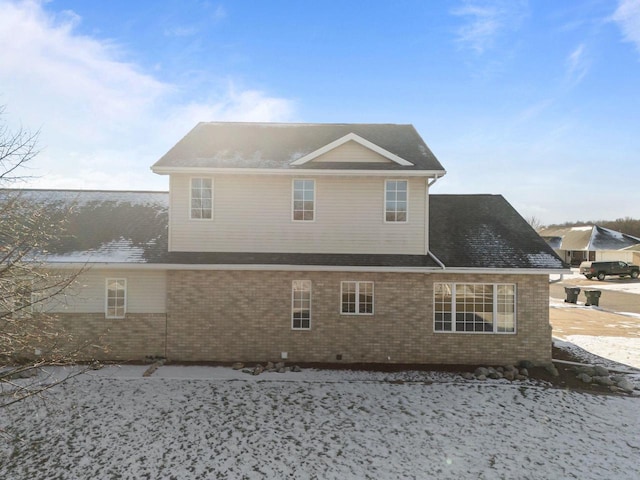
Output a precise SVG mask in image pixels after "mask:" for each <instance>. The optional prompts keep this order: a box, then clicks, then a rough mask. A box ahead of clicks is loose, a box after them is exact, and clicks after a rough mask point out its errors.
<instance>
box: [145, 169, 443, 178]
mask: <svg viewBox="0 0 640 480" xmlns="http://www.w3.org/2000/svg"><path fill="white" fill-rule="evenodd" d="M153 172H154V173H157V174H159V175H171V174H184V175H225V174H226V175H243V174H244V175H292V176H294V175H295V176H299V175H313V176H336V175H340V176H351V177H360V176H373V177H438V178H439V177H443V176H444V175H445V174H446V173H447V171H446V170H373V169H366V170H364V169H357V170H347V169H337V168H335V169H324V168H323V169H313V168H305V169H295V168H205V167H157V168H154V169H153Z"/></svg>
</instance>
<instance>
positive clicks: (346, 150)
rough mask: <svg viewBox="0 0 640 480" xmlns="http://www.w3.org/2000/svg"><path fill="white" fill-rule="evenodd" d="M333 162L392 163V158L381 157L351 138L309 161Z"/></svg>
mask: <svg viewBox="0 0 640 480" xmlns="http://www.w3.org/2000/svg"><path fill="white" fill-rule="evenodd" d="M314 162H335V163H393V161H392V160H390V159H388V158H386V157H383V156H382V155H380V154H379V153H378V152H374V151H372V150H371V149H369V148H367V147H365V146H364V145H360V144H359V143H358V142H355V141H353V140H351V141H348V142H347V143H345V144H343V145H340V146H339V147H336V148H334V149H333V150H329V151H328V152H327V153H325V154H323V155H320V156H319V157H317V158H314V159H313V160H311V162H309V164H312V163H314Z"/></svg>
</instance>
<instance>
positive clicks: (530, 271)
mask: <svg viewBox="0 0 640 480" xmlns="http://www.w3.org/2000/svg"><path fill="white" fill-rule="evenodd" d="M47 266H48V267H50V268H58V269H78V268H84V269H85V270H86V269H87V268H90V269H96V270H211V271H214V270H215V271H220V270H235V271H278V270H282V271H288V272H301V271H305V272H309V271H313V272H379V273H394V272H395V273H424V274H433V273H445V274H448V273H451V274H457V275H461V274H486V275H555V274H569V273H571V270H570V269H550V268H549V269H544V268H543V269H537V268H526V269H525V268H446V269H442V268H439V267H358V266H348V265H344V266H342V265H338V266H336V265H271V264H268V265H262V264H241V265H239V264H197V263H196V264H174V263H93V264H92V263H59V264H57V263H50V264H48V265H47Z"/></svg>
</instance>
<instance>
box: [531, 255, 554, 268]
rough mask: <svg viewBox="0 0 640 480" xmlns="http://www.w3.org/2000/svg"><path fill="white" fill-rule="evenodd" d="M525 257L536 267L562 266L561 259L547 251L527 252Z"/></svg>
mask: <svg viewBox="0 0 640 480" xmlns="http://www.w3.org/2000/svg"><path fill="white" fill-rule="evenodd" d="M527 259H528V260H529V262H530V264H531V265H533V266H536V267H538V268H558V267H562V261H561V260H560V259H558V258H556V257H554V256H553V255H549V254H548V253H529V254H527Z"/></svg>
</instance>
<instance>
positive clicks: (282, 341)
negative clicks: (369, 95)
mask: <svg viewBox="0 0 640 480" xmlns="http://www.w3.org/2000/svg"><path fill="white" fill-rule="evenodd" d="M151 168H152V171H153V172H155V173H156V174H161V175H169V176H170V188H169V193H168V194H166V193H153V192H81V191H78V192H68V191H67V192H61V191H57V192H56V191H31V192H29V194H30V195H31V196H32V198H33V199H34V201H37V202H45V203H47V202H48V203H55V202H74V203H75V204H76V209H75V213H74V214H73V219H72V221H71V222H70V225H71V227H72V228H73V230H74V232H73V233H74V236H73V237H69V240H68V241H67V242H66V243H65V244H64V245H60V246H59V248H58V249H57V250H56V251H55V252H54V254H53V255H52V256H50V258H49V263H50V264H51V265H52V266H56V267H58V268H74V267H76V266H79V265H90V269H89V270H88V271H87V272H86V273H83V275H82V282H81V283H82V285H83V286H82V288H81V289H80V291H79V293H78V295H76V296H68V297H67V298H66V299H65V301H64V302H63V303H60V304H58V305H55V306H54V305H51V306H50V307H49V308H51V309H53V310H57V311H58V312H59V314H60V318H61V321H62V322H63V323H64V324H66V325H67V327H68V328H69V329H70V330H72V331H75V332H77V333H78V338H91V336H96V335H98V334H100V335H102V336H101V338H102V341H103V342H105V343H107V344H108V345H109V347H110V350H109V352H108V353H107V354H105V355H106V356H107V357H108V358H112V359H123V360H124V359H142V358H144V357H145V356H162V357H166V358H168V359H169V360H172V361H217V362H232V361H266V360H280V359H286V360H289V361H293V362H300V363H302V362H324V363H333V362H344V363H362V362H365V363H422V364H426V363H469V364H476V363H496V364H500V363H508V362H515V361H518V360H521V359H528V360H532V361H541V362H544V361H549V360H550V359H551V327H550V325H549V310H548V275H549V274H550V273H558V272H562V271H564V269H565V268H566V265H564V264H563V262H562V261H561V260H560V259H559V258H558V257H557V256H556V255H555V254H554V252H553V251H552V250H551V249H550V247H548V245H547V244H546V243H545V242H544V241H543V240H542V239H541V238H540V237H539V236H538V235H537V234H536V233H535V231H534V230H533V229H532V228H531V227H530V226H529V225H528V224H527V222H526V221H525V220H523V219H522V217H521V216H520V215H519V214H518V213H517V212H516V211H515V210H514V209H513V208H512V207H511V206H510V205H509V204H508V203H507V202H506V201H505V200H504V198H502V197H501V196H497V195H431V194H430V189H431V187H432V185H433V184H434V182H436V181H437V180H438V178H440V177H442V176H443V175H444V174H445V170H444V168H443V167H442V165H441V164H440V162H439V161H438V160H437V159H436V158H435V156H434V155H433V153H432V152H431V151H430V149H429V148H428V147H427V145H426V144H425V143H424V141H423V140H422V138H421V137H420V136H419V135H418V133H417V132H416V130H415V129H414V128H413V127H412V126H411V125H391V124H271V123H200V124H198V125H197V126H196V127H195V128H194V129H193V130H192V131H191V132H189V133H188V134H187V135H186V136H185V137H184V138H183V139H182V140H180V141H179V142H178V143H177V144H176V145H175V146H174V147H173V148H172V149H171V150H170V151H169V152H167V153H166V154H165V155H164V156H163V157H162V158H160V160H158V161H157V162H156V163H155V164H154V165H153V166H152V167H151Z"/></svg>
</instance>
